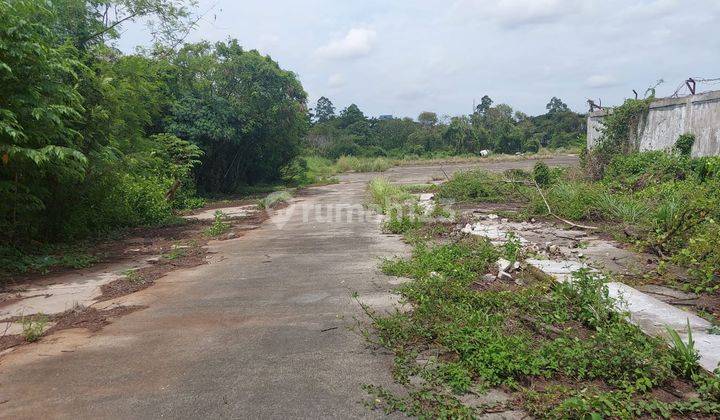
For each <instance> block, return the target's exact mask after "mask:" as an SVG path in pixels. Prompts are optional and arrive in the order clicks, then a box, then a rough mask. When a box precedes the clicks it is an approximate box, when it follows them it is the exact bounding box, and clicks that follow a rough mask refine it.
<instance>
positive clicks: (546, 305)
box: [365, 183, 720, 418]
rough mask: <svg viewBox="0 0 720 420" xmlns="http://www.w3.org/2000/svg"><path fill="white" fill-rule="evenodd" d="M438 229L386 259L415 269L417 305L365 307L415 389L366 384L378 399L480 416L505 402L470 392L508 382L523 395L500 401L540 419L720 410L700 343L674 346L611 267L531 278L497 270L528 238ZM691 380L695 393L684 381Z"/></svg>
mask: <svg viewBox="0 0 720 420" xmlns="http://www.w3.org/2000/svg"><path fill="white" fill-rule="evenodd" d="M470 184H471V185H474V184H473V183H470ZM376 187H379V188H376V191H384V192H385V193H382V194H378V196H380V197H386V196H388V195H395V196H398V197H401V195H400V194H398V193H397V191H398V190H394V189H393V187H392V186H391V185H390V186H389V185H386V184H380V185H376ZM456 187H457V186H456ZM393 191H395V193H393ZM461 194H462V193H461ZM427 230H428V229H427V228H426V226H419V227H413V228H410V229H409V230H408V231H407V232H405V237H406V238H408V239H410V240H412V242H411V243H412V244H413V252H412V256H411V257H410V258H409V259H403V258H396V259H390V260H385V261H384V262H383V263H382V264H381V269H382V270H383V272H384V273H386V274H388V275H394V276H402V277H408V278H411V279H412V281H411V282H409V283H405V284H404V285H402V286H400V288H399V289H398V290H397V291H398V292H399V293H400V294H401V296H402V298H403V299H404V300H406V301H407V302H409V303H410V304H412V306H413V310H412V311H411V312H395V313H392V314H389V315H388V314H380V313H375V312H373V311H372V310H370V309H369V308H367V307H365V310H366V313H367V314H368V315H369V318H370V322H371V325H372V327H373V328H372V329H371V330H369V331H367V332H366V337H368V339H369V340H371V342H373V343H374V344H376V345H378V346H382V347H384V348H386V349H388V350H389V351H392V352H393V354H394V355H395V365H394V368H393V375H394V377H395V379H396V381H397V382H399V383H400V384H403V385H405V386H406V387H407V389H408V392H407V394H406V395H402V396H401V395H396V394H394V393H392V392H390V391H389V390H388V389H385V388H382V387H377V386H373V385H367V386H365V389H366V391H367V392H368V393H369V395H370V396H371V398H372V399H371V400H370V401H369V403H368V404H369V406H371V407H373V408H375V409H382V410H384V411H385V412H388V413H389V412H393V411H400V412H404V413H406V414H408V415H411V416H420V417H431V418H443V417H444V418H471V417H474V416H478V415H480V414H482V413H483V412H485V411H486V410H492V411H495V410H496V409H497V408H498V407H490V406H477V407H467V406H465V405H463V404H461V403H460V399H459V398H460V396H461V395H465V394H467V393H470V392H472V393H478V392H480V393H482V391H483V390H487V389H488V388H495V387H499V388H501V389H503V390H505V391H506V392H509V393H511V394H512V395H513V398H512V400H511V402H509V403H508V405H507V406H502V407H500V408H502V409H507V408H521V409H523V410H525V411H526V412H527V413H529V414H530V415H532V416H535V417H539V418H585V417H588V418H589V417H593V416H594V417H597V418H602V417H612V418H636V417H643V416H647V417H670V416H686V415H700V416H703V415H711V416H712V415H717V414H720V398H719V397H720V384H718V380H717V379H716V378H714V377H712V376H709V375H707V374H706V373H704V372H703V371H702V370H701V369H700V368H699V367H698V365H697V359H696V358H694V357H696V355H695V354H694V349H692V346H691V345H690V344H686V345H685V347H684V348H679V347H678V346H677V345H676V346H675V347H674V348H671V347H669V346H668V345H667V344H666V342H665V341H663V340H662V339H660V338H655V337H649V336H647V335H645V334H644V333H643V332H642V331H641V330H640V329H639V328H638V327H636V326H634V325H632V324H630V323H629V322H627V320H626V318H625V315H623V314H620V313H618V312H616V310H615V308H616V305H617V303H616V301H615V300H614V299H612V298H611V297H610V296H609V293H608V289H607V287H606V285H605V281H606V280H607V279H606V278H604V277H602V276H600V275H597V274H594V273H591V272H589V271H587V270H581V271H578V272H576V273H575V274H574V278H573V281H571V282H565V283H557V282H555V281H553V280H552V279H548V278H545V277H543V276H538V275H536V274H535V273H534V272H533V271H532V270H521V271H520V272H516V273H514V276H517V277H516V278H517V279H519V280H521V281H520V282H519V284H521V286H519V285H518V283H516V282H513V281H509V282H503V280H498V279H494V278H495V277H494V275H493V276H491V279H492V280H488V278H487V274H488V273H494V271H493V270H495V268H494V267H495V265H496V264H495V263H496V261H497V259H498V258H499V257H500V256H503V257H505V258H509V259H513V257H514V258H516V259H518V260H521V259H522V255H521V254H522V252H521V249H522V246H521V244H520V243H519V241H517V240H516V239H515V240H513V238H510V241H508V242H509V245H504V246H497V247H496V246H493V245H492V244H491V243H490V242H489V241H488V240H486V239H484V238H480V237H477V236H464V237H460V238H458V239H455V240H451V241H450V242H449V243H440V244H437V242H436V241H435V240H434V238H433V237H428V236H427V235H426V233H427V232H426V231H427ZM420 232H424V233H420ZM680 342H681V343H682V340H681V341H680ZM688 346H690V348H688ZM678 348H679V350H678ZM428 355H431V356H428ZM690 355H692V357H690ZM688 388H691V389H693V388H694V390H695V392H696V394H693V393H692V392H690V393H688V392H687V391H683V392H678V391H676V389H681V390H682V389H686V390H687V389H688ZM667 390H670V391H667Z"/></svg>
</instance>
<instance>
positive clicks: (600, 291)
mask: <svg viewBox="0 0 720 420" xmlns="http://www.w3.org/2000/svg"><path fill="white" fill-rule="evenodd" d="M553 290H554V296H555V297H556V299H559V300H561V301H564V302H565V303H566V304H567V305H568V306H569V307H570V308H571V309H572V312H573V314H574V317H575V318H576V319H577V320H578V321H581V322H583V323H584V324H586V325H589V326H591V327H593V328H598V329H601V328H602V327H603V326H604V325H606V324H608V323H609V322H610V321H612V320H615V319H617V318H616V313H615V301H614V300H613V299H612V298H610V296H609V295H608V288H607V286H606V285H605V279H604V277H602V276H600V275H597V274H593V273H591V272H589V271H588V270H586V269H583V270H580V271H577V272H575V273H573V276H572V281H566V282H562V283H558V284H557V285H555V288H554V289H553Z"/></svg>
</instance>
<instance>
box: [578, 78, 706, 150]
mask: <svg viewBox="0 0 720 420" xmlns="http://www.w3.org/2000/svg"><path fill="white" fill-rule="evenodd" d="M608 112H609V111H608V110H602V111H595V112H591V113H589V114H588V120H587V145H588V148H592V147H594V146H595V145H596V144H597V142H598V140H599V139H600V136H601V135H602V132H601V130H602V127H603V126H602V120H603V118H604V117H605V116H606V115H608ZM685 133H692V134H694V135H695V144H694V145H693V148H692V155H693V156H695V157H697V156H710V155H720V91H713V92H707V93H701V94H698V95H690V96H685V97H682V98H662V99H657V100H655V101H653V102H652V103H651V104H650V110H649V111H648V115H647V117H646V118H643V120H642V121H641V122H640V124H639V125H638V138H639V139H640V142H639V148H640V150H641V151H646V150H666V149H670V148H672V147H673V146H674V145H675V141H676V140H677V138H678V136H680V135H681V134H685Z"/></svg>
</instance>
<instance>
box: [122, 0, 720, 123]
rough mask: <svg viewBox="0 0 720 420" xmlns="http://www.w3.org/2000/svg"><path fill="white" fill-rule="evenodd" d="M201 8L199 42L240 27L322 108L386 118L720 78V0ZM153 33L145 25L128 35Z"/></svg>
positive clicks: (140, 38)
mask: <svg viewBox="0 0 720 420" xmlns="http://www.w3.org/2000/svg"><path fill="white" fill-rule="evenodd" d="M198 13H199V14H204V18H203V19H202V20H201V21H200V22H199V27H198V29H197V30H196V31H195V32H193V33H192V34H191V36H190V37H188V40H189V41H197V40H200V39H208V40H212V41H215V40H225V39H227V38H228V37H232V38H237V39H238V40H239V41H240V43H241V44H242V45H243V46H245V47H246V48H248V49H257V50H259V51H260V52H262V53H263V54H269V55H270V56H272V58H273V59H275V60H276V61H278V62H279V63H280V65H281V67H283V68H285V69H289V70H292V71H294V72H295V73H297V75H298V76H299V78H300V81H301V82H302V84H303V86H304V87H305V90H306V91H307V92H308V94H309V98H310V104H311V106H314V103H315V101H316V100H317V98H319V97H320V96H327V97H329V98H330V99H331V100H332V101H333V103H334V104H335V105H336V107H337V108H338V109H340V108H342V107H345V106H347V105H349V104H350V103H356V104H357V105H358V106H359V107H360V109H362V110H363V111H364V112H365V113H366V114H368V115H373V116H376V115H379V114H393V115H395V116H412V117H415V116H417V114H418V113H420V112H421V111H426V110H427V111H435V112H437V113H438V114H440V115H443V114H448V115H457V114H466V113H469V112H470V111H471V109H472V104H473V100H479V98H480V97H482V96H483V95H485V94H487V95H490V97H491V98H493V100H495V102H504V103H507V104H510V105H511V106H512V107H513V108H515V109H518V110H521V111H523V112H526V113H528V114H533V115H534V114H539V113H543V112H544V110H545V104H547V102H548V100H549V99H550V98H551V97H552V96H558V97H560V98H561V99H563V100H564V101H565V102H567V103H568V105H570V107H571V108H572V109H574V110H576V111H581V112H584V111H586V109H587V104H586V100H587V98H594V99H596V100H597V99H598V98H600V99H601V100H602V103H603V104H604V105H613V104H617V103H619V102H621V101H622V100H623V98H626V97H629V96H631V95H632V89H636V90H638V91H639V92H640V93H641V95H642V93H643V92H644V91H645V89H646V88H647V87H648V86H650V85H653V84H655V82H656V81H657V80H658V79H664V80H665V83H663V84H662V85H661V86H660V87H659V88H658V95H670V94H672V93H673V92H674V91H675V89H676V88H677V87H678V85H679V84H680V83H681V82H682V81H683V80H684V79H686V78H687V77H689V76H693V77H704V78H714V77H720V1H719V0H446V1H439V0H438V1H431V0H395V1H392V0H390V1H388V0H385V1H380V0H362V1H353V2H351V1H349V0H264V1H256V0H200V1H199V6H198ZM145 41H146V37H145V35H144V29H143V28H142V27H141V26H139V25H132V26H127V27H126V28H125V33H124V35H123V38H122V40H121V41H120V44H119V46H120V47H121V48H122V49H123V50H126V51H132V49H133V48H134V46H135V45H137V44H140V43H143V42H145ZM708 88H709V89H712V88H715V89H717V88H720V85H716V86H714V87H713V86H708Z"/></svg>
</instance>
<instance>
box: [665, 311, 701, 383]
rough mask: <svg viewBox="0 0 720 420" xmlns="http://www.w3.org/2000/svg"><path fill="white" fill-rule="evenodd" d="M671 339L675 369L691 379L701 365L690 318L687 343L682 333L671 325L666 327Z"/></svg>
mask: <svg viewBox="0 0 720 420" xmlns="http://www.w3.org/2000/svg"><path fill="white" fill-rule="evenodd" d="M665 329H666V330H667V333H668V335H669V336H670V340H671V342H672V355H673V356H674V357H675V369H676V371H677V372H678V374H680V375H681V376H683V377H684V378H687V379H691V378H692V377H693V376H694V375H696V374H697V373H698V370H699V369H700V366H699V365H698V360H700V355H698V352H697V350H695V340H693V336H692V328H690V320H689V319H688V320H687V330H686V331H687V343H686V342H685V341H683V339H682V338H681V337H680V334H678V333H677V331H675V330H674V329H672V328H670V327H665Z"/></svg>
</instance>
